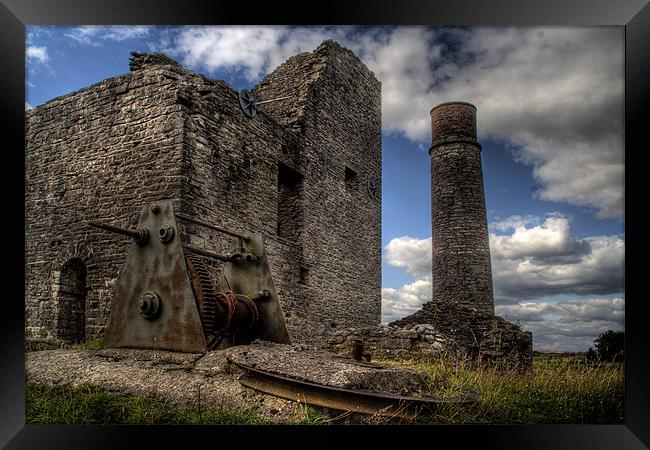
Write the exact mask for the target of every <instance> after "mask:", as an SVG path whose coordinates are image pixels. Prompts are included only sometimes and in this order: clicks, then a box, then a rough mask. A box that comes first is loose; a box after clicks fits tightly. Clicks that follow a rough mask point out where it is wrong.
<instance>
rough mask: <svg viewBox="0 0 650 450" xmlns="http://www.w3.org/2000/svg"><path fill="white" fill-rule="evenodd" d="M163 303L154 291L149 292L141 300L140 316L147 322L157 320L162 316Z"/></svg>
mask: <svg viewBox="0 0 650 450" xmlns="http://www.w3.org/2000/svg"><path fill="white" fill-rule="evenodd" d="M161 306H162V301H161V300H160V296H159V295H158V294H156V293H155V292H152V291H147V292H145V293H144V294H142V297H141V298H140V314H142V317H144V318H145V319H147V320H155V319H156V318H157V317H158V315H159V314H160V308H161Z"/></svg>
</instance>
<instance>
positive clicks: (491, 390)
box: [26, 354, 624, 425]
mask: <svg viewBox="0 0 650 450" xmlns="http://www.w3.org/2000/svg"><path fill="white" fill-rule="evenodd" d="M376 361H377V362H379V363H382V364H386V365H397V366H401V367H410V368H413V369H417V370H422V371H424V372H426V373H427V374H428V376H429V389H428V390H427V392H421V393H420V394H421V395H426V396H434V397H442V398H446V399H453V398H456V397H458V396H459V395H462V394H463V393H464V392H466V391H467V389H471V390H473V391H476V392H478V393H479V394H480V395H481V400H480V401H479V402H478V403H476V404H473V405H466V406H462V405H459V404H455V403H448V404H444V405H442V406H439V407H438V408H437V409H436V410H434V411H423V412H422V413H421V414H420V415H419V416H418V418H417V419H416V420H415V423H418V424H459V423H500V424H508V423H578V424H580V423H593V424H597V423H608V424H615V423H622V422H623V393H624V386H623V364H622V363H613V362H606V363H605V362H594V361H588V360H587V359H586V358H585V355H584V354H570V355H569V354H550V355H549V354H536V355H535V356H534V358H533V371H532V373H513V372H510V373H503V372H497V371H495V370H494V369H480V370H476V369H471V368H470V367H469V366H468V365H465V364H464V363H463V362H462V361H456V362H453V361H452V362H450V361H449V360H443V359H434V358H426V357H417V358H416V357H411V358H410V359H404V358H399V359H398V358H396V357H388V356H384V357H383V359H379V360H376ZM298 407H299V409H300V411H301V412H302V414H301V415H302V416H303V419H302V420H300V421H299V422H296V423H298V424H308V425H316V424H328V423H341V422H342V421H344V422H347V418H348V417H349V416H350V414H349V413H342V414H341V415H340V416H339V417H336V418H329V417H327V415H325V414H324V413H323V411H321V410H320V409H319V408H314V407H311V406H309V405H303V404H300V405H298ZM26 421H27V423H60V424H73V423H76V424H106V423H112V424H267V423H270V422H269V421H268V420H266V419H265V418H263V417H261V416H259V415H257V414H255V413H252V412H250V413H239V412H233V411H229V410H225V409H211V408H207V407H205V405H203V407H201V406H200V404H199V402H197V405H188V406H176V405H170V404H168V403H164V402H162V401H160V400H158V399H155V398H151V397H140V396H135V395H116V394H111V393H109V392H107V391H105V390H102V389H100V388H98V387H95V386H90V385H84V386H78V387H70V386H48V385H42V384H34V383H28V384H27V403H26ZM371 422H373V423H384V422H388V423H395V420H387V419H386V418H383V417H377V418H372V420H371ZM399 423H403V422H399Z"/></svg>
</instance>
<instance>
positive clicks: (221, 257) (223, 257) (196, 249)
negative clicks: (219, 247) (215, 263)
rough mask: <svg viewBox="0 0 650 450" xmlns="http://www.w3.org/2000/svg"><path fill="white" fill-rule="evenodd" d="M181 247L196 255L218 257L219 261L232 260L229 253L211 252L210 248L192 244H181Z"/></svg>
mask: <svg viewBox="0 0 650 450" xmlns="http://www.w3.org/2000/svg"><path fill="white" fill-rule="evenodd" d="M182 247H183V248H184V249H185V250H189V251H190V252H192V253H196V254H197V255H202V256H207V257H208V258H212V259H218V260H219V261H223V262H228V261H231V260H232V256H230V255H220V254H219V253H215V252H211V251H210V250H205V249H203V248H200V247H195V246H194V245H190V244H182Z"/></svg>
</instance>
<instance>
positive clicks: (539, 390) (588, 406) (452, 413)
mask: <svg viewBox="0 0 650 450" xmlns="http://www.w3.org/2000/svg"><path fill="white" fill-rule="evenodd" d="M379 362H381V363H384V364H386V365H397V366H402V367H410V368H414V369H418V370H422V371H424V372H426V373H427V374H428V376H429V389H428V392H423V393H422V394H423V395H431V396H435V397H442V398H447V399H452V398H454V397H457V396H458V395H460V394H461V393H462V392H463V389H467V388H469V389H472V390H474V391H477V392H478V393H479V394H480V395H481V400H480V401H479V402H478V403H477V404H474V405H472V406H461V405H458V404H453V403H452V404H447V405H443V406H440V407H438V408H437V409H436V410H434V411H427V412H424V413H423V414H421V415H420V417H418V419H417V422H418V423H431V424H459V423H501V424H516V423H576V424H584V423H588V424H602V423H608V424H615V423H623V395H624V383H623V364H622V363H588V362H586V361H585V359H584V357H581V356H563V355H553V356H550V357H548V356H536V357H534V358H533V371H532V373H527V374H525V373H515V372H510V373H503V372H498V371H496V370H494V369H478V370H471V369H469V368H468V367H467V366H466V365H465V364H463V362H462V361H456V362H449V361H447V362H444V361H442V360H440V359H438V360H434V359H430V358H429V359H427V358H420V359H410V360H398V359H394V358H390V359H384V360H381V361H379Z"/></svg>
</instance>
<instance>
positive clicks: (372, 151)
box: [25, 41, 381, 342]
mask: <svg viewBox="0 0 650 450" xmlns="http://www.w3.org/2000/svg"><path fill="white" fill-rule="evenodd" d="M130 68H131V72H130V73H129V74H126V75H123V76H119V77H115V78H110V79H107V80H104V81H102V82H100V83H98V84H95V85H93V86H90V87H88V88H84V89H81V90H79V91H77V92H73V93H71V94H68V95H66V96H63V97H58V98H56V99H54V100H51V101H49V102H47V103H45V104H44V105H41V106H38V107H36V108H35V109H33V110H30V111H27V112H26V129H27V134H26V197H25V202H26V211H27V212H26V247H27V248H26V285H25V292H26V303H25V313H26V324H25V333H26V336H27V338H28V339H38V340H45V341H52V342H57V341H61V342H73V341H76V340H90V339H95V338H98V337H101V336H102V333H103V330H104V329H105V327H106V325H107V322H108V318H109V315H110V310H111V301H112V295H113V292H112V288H113V284H114V283H115V280H116V278H117V275H118V272H119V270H120V268H121V266H122V265H123V264H124V261H125V259H126V253H127V248H128V244H129V240H128V239H127V238H121V237H118V236H116V235H112V234H109V233H106V232H103V231H101V230H97V229H94V228H91V227H89V226H87V225H86V224H85V222H86V221H88V220H94V219H102V220H105V221H107V222H112V223H116V224H119V225H122V226H126V227H133V226H135V225H136V223H137V220H138V215H139V212H140V210H141V208H142V207H143V206H144V205H146V204H148V203H150V202H153V201H155V200H158V199H162V198H168V199H171V200H172V201H173V204H174V208H175V210H176V211H179V212H181V213H184V214H187V215H190V216H193V217H196V218H198V219H201V220H203V221H206V222H210V223H214V224H218V225H222V226H224V227H226V228H231V229H235V230H242V231H244V230H245V231H250V232H261V233H262V234H263V235H264V236H265V239H266V251H267V255H268V258H269V264H270V268H271V272H272V275H273V279H274V283H275V286H276V290H277V293H278V296H279V298H280V301H281V302H282V307H283V311H284V313H285V321H286V324H287V328H288V330H289V333H290V335H291V338H292V340H293V341H296V342H318V341H319V340H321V339H322V338H324V337H325V336H327V335H329V334H330V333H331V332H332V331H335V330H336V329H338V328H339V327H349V326H353V325H372V324H378V323H379V320H380V314H381V297H380V290H381V272H380V270H381V190H380V189H376V191H375V195H374V196H371V195H369V194H368V190H367V188H366V187H367V185H368V183H369V182H372V183H373V184H374V185H375V186H380V185H381V86H380V83H379V81H377V79H376V78H375V76H374V75H373V74H372V72H370V71H369V70H368V69H367V68H366V67H365V66H364V65H363V64H362V63H361V62H360V61H359V59H358V58H357V57H356V56H355V55H354V54H352V52H350V51H349V50H347V49H344V48H342V47H340V46H339V45H338V44H336V43H335V42H333V41H326V42H324V43H323V44H322V45H321V46H319V47H318V48H317V49H316V50H315V51H314V52H312V53H302V54H299V55H296V56H294V57H292V58H290V59H289V60H288V61H286V62H285V63H284V64H283V65H281V66H280V67H278V69H276V70H275V71H274V72H273V73H271V74H270V75H268V76H267V77H266V78H265V79H264V80H263V81H262V82H261V83H260V84H259V85H258V86H257V87H256V88H255V89H254V92H255V96H256V99H257V100H258V101H262V100H267V99H271V98H275V97H277V96H282V95H291V96H292V98H291V99H290V100H283V101H278V102H273V103H267V104H264V105H260V106H259V108H258V114H257V115H256V116H255V117H252V118H250V117H247V116H245V115H244V114H243V113H242V111H241V110H240V107H239V103H238V96H237V93H236V92H235V91H234V90H233V89H231V88H230V87H229V86H228V85H227V84H226V83H224V82H223V81H218V80H211V79H208V78H206V77H204V76H201V75H198V74H196V73H194V72H192V71H190V70H187V69H184V68H183V67H181V66H180V65H179V64H178V63H176V62H175V61H173V60H171V59H169V58H167V57H165V56H163V55H147V54H134V55H133V58H132V61H131V64H130ZM350 170H352V171H353V172H354V174H355V175H354V177H353V178H354V182H351V180H350ZM179 231H180V233H181V236H182V239H183V240H184V241H186V242H188V243H190V244H193V245H196V246H200V247H204V248H207V249H209V250H213V251H216V252H223V251H224V250H227V249H228V248H229V246H230V241H229V240H228V239H226V238H225V237H224V236H223V235H220V234H218V233H216V232H213V231H211V230H208V229H206V228H203V227H197V226H193V225H191V224H187V225H186V226H184V227H182V228H181V229H180V230H179ZM206 264H208V265H210V266H212V267H214V269H215V276H216V274H217V273H218V272H220V271H221V267H220V265H219V264H215V263H214V262H213V261H211V260H206ZM71 268H72V269H74V270H72V269H71ZM66 277H67V278H66ZM64 278H65V280H67V281H65V282H62V281H61V280H62V279H64ZM66 286H68V287H66ZM75 302H76V303H75ZM80 324H81V325H80Z"/></svg>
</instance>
